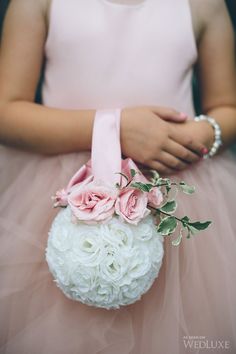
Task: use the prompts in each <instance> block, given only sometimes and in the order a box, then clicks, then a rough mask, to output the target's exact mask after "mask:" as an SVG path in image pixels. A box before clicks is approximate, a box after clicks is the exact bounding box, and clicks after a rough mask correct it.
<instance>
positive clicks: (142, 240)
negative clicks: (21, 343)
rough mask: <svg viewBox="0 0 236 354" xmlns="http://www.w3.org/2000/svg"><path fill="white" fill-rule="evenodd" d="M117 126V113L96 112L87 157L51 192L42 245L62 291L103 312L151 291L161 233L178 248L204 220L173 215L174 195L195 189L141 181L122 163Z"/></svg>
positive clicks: (135, 171) (136, 171) (133, 168)
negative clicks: (52, 214) (53, 211)
mask: <svg viewBox="0 0 236 354" xmlns="http://www.w3.org/2000/svg"><path fill="white" fill-rule="evenodd" d="M119 127H120V111H119V110H116V111H97V113H96V116H95V122H94V130H93V143H92V157H91V161H89V162H88V163H87V164H86V165H84V166H82V167H81V168H80V169H79V171H78V172H77V173H76V174H75V175H74V176H73V177H72V178H71V180H70V181H69V183H68V185H67V187H66V188H65V189H62V190H59V191H57V192H56V195H55V196H54V197H53V199H54V207H60V208H61V210H60V212H59V213H58V215H57V216H56V218H55V219H54V221H53V223H52V226H51V229H50V231H49V238H48V244H47V248H46V260H47V263H48V266H49V269H50V271H51V273H52V274H53V276H54V281H55V283H56V284H57V286H58V287H59V288H60V289H61V290H62V291H63V293H64V294H65V295H66V296H67V297H68V298H70V299H73V300H78V301H81V302H82V303H84V304H87V305H91V306H96V307H102V308H106V309H117V308H119V307H120V306H123V305H128V304H131V303H134V302H135V301H137V300H139V299H140V298H141V296H142V295H143V294H144V293H146V292H147V291H148V290H149V289H150V287H151V286H152V284H153V282H154V280H155V279H156V278H157V276H158V273H159V270H160V268H161V265H162V260H163V256H164V248H163V239H164V237H165V236H170V235H172V234H173V233H175V232H176V231H178V234H177V237H176V238H174V239H173V240H172V244H173V246H178V245H179V244H180V242H181V240H182V238H183V235H184V233H186V236H187V238H190V237H191V235H193V234H195V233H197V232H198V231H201V230H205V229H206V228H207V227H208V226H209V225H210V224H211V222H210V221H206V222H196V221H195V222H192V221H191V220H190V219H189V218H188V217H187V216H183V217H182V218H178V217H176V216H175V215H174V213H175V211H176V209H177V202H176V200H175V199H176V198H175V196H176V192H177V191H178V190H181V191H182V192H184V193H187V194H192V193H194V191H195V189H194V187H192V186H188V185H187V184H186V183H185V182H183V181H181V182H173V181H171V180H170V179H168V178H161V177H160V176H159V174H158V173H157V172H156V171H151V173H152V178H151V179H150V180H148V179H147V178H146V177H145V176H144V175H143V174H142V173H141V171H140V170H139V169H138V167H137V166H136V165H135V163H134V162H133V161H132V160H131V159H129V158H127V159H125V160H122V159H121V149H120V143H119ZM107 146H109V150H108V149H107ZM173 191H174V193H173ZM173 194H174V195H173Z"/></svg>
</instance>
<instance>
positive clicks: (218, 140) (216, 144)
mask: <svg viewBox="0 0 236 354" xmlns="http://www.w3.org/2000/svg"><path fill="white" fill-rule="evenodd" d="M194 120H195V121H196V122H200V121H204V120H205V121H207V122H208V123H209V124H210V125H211V126H212V128H213V129H214V134H215V141H214V143H213V145H212V147H211V150H210V151H209V152H208V154H204V156H203V158H204V159H207V158H209V157H212V156H214V155H215V154H216V153H217V151H218V150H219V148H220V146H221V145H223V144H222V139H221V128H220V126H219V124H218V123H216V121H215V119H214V118H212V117H209V116H205V115H203V114H201V115H200V116H197V117H195V118H194Z"/></svg>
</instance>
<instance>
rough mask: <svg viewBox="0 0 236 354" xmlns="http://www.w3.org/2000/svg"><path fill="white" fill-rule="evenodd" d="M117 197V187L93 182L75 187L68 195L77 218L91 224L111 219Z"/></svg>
mask: <svg viewBox="0 0 236 354" xmlns="http://www.w3.org/2000/svg"><path fill="white" fill-rule="evenodd" d="M116 198H117V191H116V189H115V188H114V189H113V188H109V187H107V186H104V185H102V184H100V183H98V182H91V183H88V184H83V183H82V185H78V186H76V187H74V188H73V189H72V190H71V193H70V194H69V196H68V203H69V205H70V207H71V210H72V213H73V215H74V217H75V218H76V219H78V220H81V221H84V222H86V223H89V224H91V223H96V222H99V221H107V220H109V219H111V217H112V215H113V214H114V211H115V201H116Z"/></svg>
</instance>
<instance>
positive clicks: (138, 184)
mask: <svg viewBox="0 0 236 354" xmlns="http://www.w3.org/2000/svg"><path fill="white" fill-rule="evenodd" d="M131 187H134V188H137V189H139V190H141V191H143V192H150V190H151V189H152V188H153V185H152V184H149V183H147V184H145V183H142V182H135V183H132V184H131Z"/></svg>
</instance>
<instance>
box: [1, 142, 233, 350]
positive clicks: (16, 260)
mask: <svg viewBox="0 0 236 354" xmlns="http://www.w3.org/2000/svg"><path fill="white" fill-rule="evenodd" d="M88 158H89V154H88V153H77V154H76V153H73V154H68V155H60V156H56V157H45V156H40V155H36V154H32V153H27V152H21V151H17V150H15V149H10V148H5V147H0V195H1V200H0V254H1V256H0V299H1V300H0V353H1V354H3V353H4V354H59V353H61V354H95V353H96V354H98V353H99V354H128V353H130V354H159V353H160V354H184V353H208V352H209V353H210V352H213V353H228V354H229V353H231V354H233V353H234V354H235V353H236V214H235V210H236V204H235V203H236V188H235V185H236V184H235V180H236V158H235V157H234V156H233V155H231V154H230V153H229V152H226V153H223V154H222V155H221V156H218V157H216V158H213V159H211V160H207V161H202V162H199V163H198V164H196V165H195V166H194V167H192V168H190V169H189V170H186V171H185V172H184V173H181V174H178V175H176V176H173V178H181V179H184V180H185V181H186V182H188V183H189V184H193V185H195V186H196V189H197V192H196V194H195V195H193V196H185V195H179V214H180V215H182V216H184V215H189V216H191V218H192V219H199V220H206V219H208V220H212V221H213V225H212V226H211V227H210V228H209V229H208V230H207V231H205V232H202V233H200V234H198V235H196V236H195V237H193V238H191V239H190V240H187V239H183V241H182V244H181V245H180V246H179V247H174V246H172V245H171V239H169V238H166V239H165V256H164V263H163V266H162V268H161V271H160V275H159V277H158V279H157V280H156V281H155V283H154V284H153V286H152V288H151V289H150V290H149V292H148V293H147V294H145V295H144V296H143V297H142V299H141V300H140V301H138V302H136V303H135V304H133V305H129V306H127V307H123V308H122V309H120V310H109V311H108V310H104V309H97V308H92V307H88V306H86V305H83V304H81V303H78V302H74V301H72V300H69V299H68V298H66V297H65V296H64V295H63V294H62V293H61V291H60V290H59V289H58V288H57V287H56V285H55V283H54V282H53V278H52V275H51V274H50V272H49V269H48V266H47V263H46V261H45V248H46V244H47V237H48V231H49V228H50V225H51V223H52V220H53V218H54V217H55V215H56V213H57V212H58V211H57V210H55V209H53V208H52V201H51V199H50V197H51V196H52V195H53V194H54V193H55V191H56V190H57V189H58V188H60V187H63V186H64V185H65V184H66V183H67V181H68V180H69V178H70V177H71V176H72V174H73V173H74V172H75V171H76V170H77V169H78V168H79V167H80V166H81V165H82V164H83V163H84V162H86V161H87V160H88ZM214 348H215V349H214Z"/></svg>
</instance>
